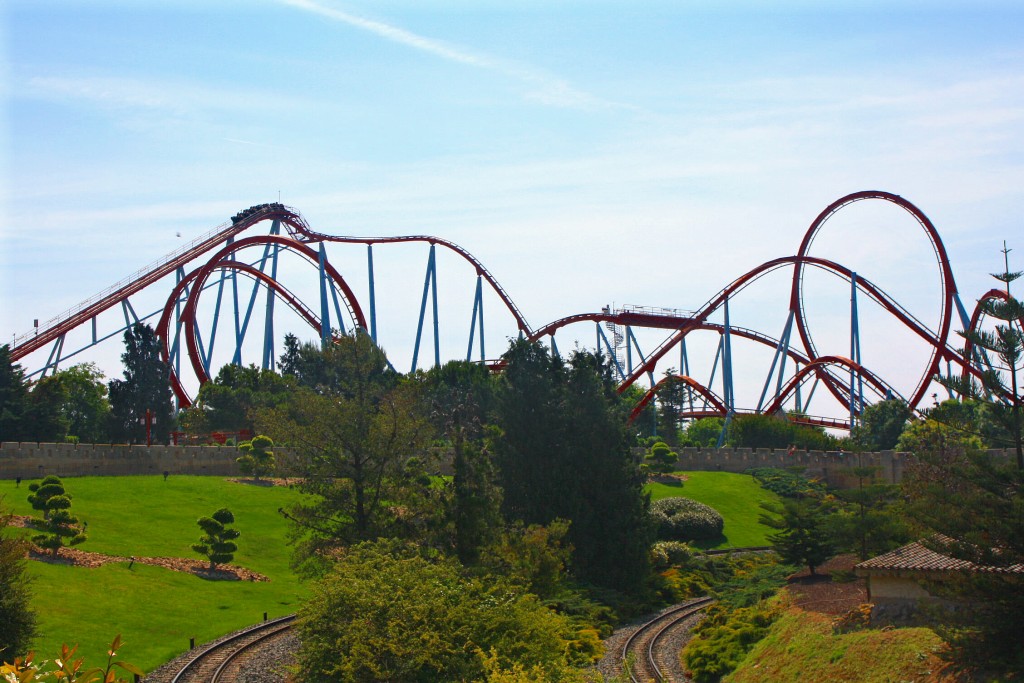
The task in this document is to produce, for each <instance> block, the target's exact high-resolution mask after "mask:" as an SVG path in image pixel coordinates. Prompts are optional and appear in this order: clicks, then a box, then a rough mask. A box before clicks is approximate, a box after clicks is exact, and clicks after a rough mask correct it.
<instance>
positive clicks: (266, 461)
mask: <svg viewBox="0 0 1024 683" xmlns="http://www.w3.org/2000/svg"><path fill="white" fill-rule="evenodd" d="M273 447H274V441H273V439H271V438H270V437H269V436H257V437H255V438H253V439H250V440H249V441H243V442H242V443H240V444H238V450H239V451H241V453H242V455H241V456H239V457H238V458H236V459H235V462H237V463H238V466H239V468H240V469H241V470H242V473H243V474H251V475H252V477H253V479H255V480H256V481H259V480H260V477H266V476H267V475H270V474H273V473H274V469H275V467H276V466H277V463H276V461H275V459H274V451H272V450H270V449H271V448H273Z"/></svg>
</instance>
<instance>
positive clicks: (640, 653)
mask: <svg viewBox="0 0 1024 683" xmlns="http://www.w3.org/2000/svg"><path fill="white" fill-rule="evenodd" d="M712 602H714V598H697V599H696V600H691V601H690V602H688V603H686V604H684V605H680V606H679V607H676V608H674V609H671V610H668V611H667V612H664V613H662V614H660V615H658V616H657V617H655V618H654V619H651V620H650V621H648V622H647V623H645V624H643V625H642V626H640V628H638V629H637V630H636V631H634V632H633V634H632V635H631V636H630V637H629V639H628V640H626V643H625V644H624V645H623V646H622V662H623V666H625V664H626V662H627V661H628V659H629V658H630V656H632V658H633V667H632V670H631V671H630V672H629V680H630V681H632V682H633V683H649V682H650V681H658V683H661V682H662V681H669V680H673V679H672V678H671V677H670V676H669V675H668V674H667V672H665V671H663V670H662V668H661V666H659V664H658V662H657V659H658V657H657V652H658V647H659V642H660V641H661V639H662V638H663V637H664V636H665V635H666V634H668V633H669V632H670V631H671V630H672V629H674V628H676V627H677V626H679V625H680V624H682V622H684V621H686V620H687V619H689V618H691V617H693V616H694V615H695V614H697V613H699V612H700V611H701V610H703V609H704V608H706V607H708V606H709V605H710V604H711V603H712Z"/></svg>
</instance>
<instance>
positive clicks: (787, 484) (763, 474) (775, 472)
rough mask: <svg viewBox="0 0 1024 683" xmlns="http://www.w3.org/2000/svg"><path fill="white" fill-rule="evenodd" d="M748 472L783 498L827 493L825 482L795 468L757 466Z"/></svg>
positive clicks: (816, 495) (819, 495)
mask: <svg viewBox="0 0 1024 683" xmlns="http://www.w3.org/2000/svg"><path fill="white" fill-rule="evenodd" d="M747 474H749V475H750V476H752V477H754V479H757V480H758V481H759V482H761V486H762V488H765V489H768V490H769V491H771V492H772V493H775V494H778V495H780V496H782V497H783V498H806V497H821V496H823V495H824V494H825V484H823V483H822V482H820V481H818V480H817V479H808V478H807V477H805V476H804V475H803V474H801V473H799V472H795V471H793V470H783V469H778V468H776V467H755V468H753V469H750V470H747Z"/></svg>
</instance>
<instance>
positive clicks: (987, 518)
mask: <svg viewBox="0 0 1024 683" xmlns="http://www.w3.org/2000/svg"><path fill="white" fill-rule="evenodd" d="M916 455H917V458H916V460H917V462H916V464H915V466H914V467H913V468H912V469H911V470H910V471H909V472H908V473H907V476H906V478H905V480H904V493H905V495H907V496H908V498H909V504H908V511H909V513H910V515H911V517H912V518H913V520H914V521H915V522H917V524H919V525H920V527H921V528H923V529H925V530H929V531H931V532H934V534H933V535H930V536H928V537H926V539H925V540H924V541H923V542H924V543H925V544H926V545H927V546H929V547H930V548H932V549H933V550H936V551H937V552H940V553H942V554H944V555H947V556H949V557H954V558H957V559H961V560H966V561H968V562H971V563H973V564H975V565H978V566H982V567H992V568H1007V567H1016V566H1019V565H1021V564H1024V495H1022V493H1021V491H1024V471H1022V470H1020V469H1019V468H1018V467H1017V466H1016V463H1014V462H1012V461H1011V462H1006V461H1005V460H1004V459H1002V458H996V457H994V456H990V455H989V454H988V453H985V452H982V451H977V450H973V449H971V448H968V447H964V446H963V444H962V442H957V441H951V442H946V443H945V444H944V445H943V446H942V447H941V448H938V449H936V450H930V451H920V452H917V454H916ZM951 510H954V511H955V514H951V513H950V511H951ZM1018 576H1019V575H1017V574H1008V573H1004V572H1002V571H998V570H996V571H986V572H958V573H955V574H953V575H951V576H949V577H948V580H944V581H942V582H941V583H940V582H935V584H934V585H929V590H930V591H931V592H932V593H934V594H937V595H939V596H942V597H945V598H950V599H953V600H956V601H957V602H958V608H957V609H956V610H951V611H948V612H944V613H942V614H941V615H940V617H939V621H940V625H939V626H938V627H937V628H936V630H937V631H938V632H939V634H940V635H942V636H943V638H944V639H946V640H947V641H948V642H949V643H950V644H951V645H952V647H953V652H954V653H955V654H956V655H957V657H958V658H959V659H960V660H962V662H965V663H970V664H974V665H978V664H983V665H985V666H987V667H992V668H994V669H997V670H1000V669H1001V670H1011V671H1020V670H1022V668H1024V653H1022V652H1021V650H1020V648H1019V643H1020V633H1021V631H1022V630H1024V596H1022V594H1021V592H1020V590H1019V580H1018Z"/></svg>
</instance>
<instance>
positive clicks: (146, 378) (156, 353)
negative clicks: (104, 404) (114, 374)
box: [108, 323, 175, 443]
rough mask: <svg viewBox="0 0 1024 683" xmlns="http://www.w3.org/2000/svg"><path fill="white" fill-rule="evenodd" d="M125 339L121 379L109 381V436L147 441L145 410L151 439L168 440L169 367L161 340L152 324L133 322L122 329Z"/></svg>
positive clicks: (171, 424) (171, 418) (171, 419)
mask: <svg viewBox="0 0 1024 683" xmlns="http://www.w3.org/2000/svg"><path fill="white" fill-rule="evenodd" d="M124 343H125V352H124V353H123V354H121V362H122V363H123V364H124V379H123V380H119V379H115V380H111V381H110V383H109V384H108V389H109V394H110V420H111V422H110V436H111V438H113V439H119V440H122V441H123V442H125V443H146V424H145V422H146V411H147V410H148V411H149V412H150V415H151V417H150V419H151V421H152V423H151V432H150V437H151V439H152V441H153V443H167V442H168V440H169V438H170V433H171V430H172V429H173V428H174V425H175V417H174V410H173V405H172V404H171V387H170V384H169V383H168V377H169V376H170V368H169V366H168V365H167V363H165V362H164V360H163V358H162V357H161V355H160V354H161V344H160V340H159V339H157V336H156V332H154V331H153V328H152V327H150V326H149V325H144V324H142V323H135V324H134V325H133V326H131V327H130V328H128V329H127V330H126V331H125V333H124Z"/></svg>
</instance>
